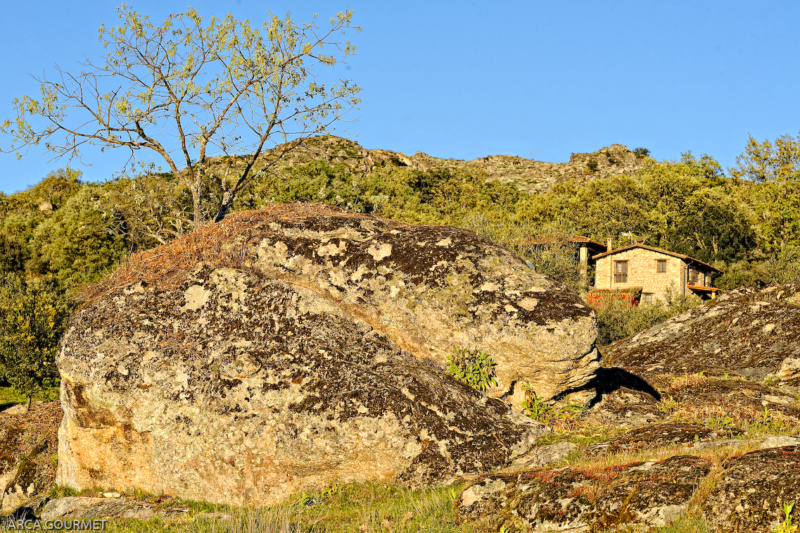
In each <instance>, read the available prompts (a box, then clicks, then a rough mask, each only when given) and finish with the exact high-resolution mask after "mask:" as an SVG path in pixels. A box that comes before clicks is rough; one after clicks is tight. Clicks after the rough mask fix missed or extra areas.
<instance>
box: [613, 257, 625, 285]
mask: <svg viewBox="0 0 800 533" xmlns="http://www.w3.org/2000/svg"><path fill="white" fill-rule="evenodd" d="M614 283H628V262H627V261H614Z"/></svg>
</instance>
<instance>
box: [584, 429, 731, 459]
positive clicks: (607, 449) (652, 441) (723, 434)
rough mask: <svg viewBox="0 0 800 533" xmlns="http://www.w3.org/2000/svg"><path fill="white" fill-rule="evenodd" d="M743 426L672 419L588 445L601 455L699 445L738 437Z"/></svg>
mask: <svg viewBox="0 0 800 533" xmlns="http://www.w3.org/2000/svg"><path fill="white" fill-rule="evenodd" d="M741 434H742V430H740V429H738V428H735V427H732V428H726V429H712V428H708V427H706V426H704V425H702V424H692V423H680V422H669V423H665V424H650V425H647V426H643V427H639V428H636V429H634V430H631V431H627V432H625V433H623V434H621V435H617V436H616V437H614V438H612V439H610V440H607V441H604V442H601V443H598V444H593V445H591V446H589V447H588V448H587V449H586V452H585V453H586V454H587V455H600V454H610V453H619V452H630V451H638V450H645V449H649V448H659V447H662V446H680V445H698V444H702V443H707V442H712V441H716V440H720V439H725V438H728V439H730V437H735V436H738V435H741Z"/></svg>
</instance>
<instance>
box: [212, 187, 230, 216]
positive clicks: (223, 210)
mask: <svg viewBox="0 0 800 533" xmlns="http://www.w3.org/2000/svg"><path fill="white" fill-rule="evenodd" d="M232 204H233V194H231V192H230V191H225V194H223V195H222V202H221V203H220V204H219V210H217V214H216V215H215V216H214V223H215V224H216V223H217V222H221V221H222V219H223V218H225V216H226V215H227V214H228V211H230V209H231V205H232Z"/></svg>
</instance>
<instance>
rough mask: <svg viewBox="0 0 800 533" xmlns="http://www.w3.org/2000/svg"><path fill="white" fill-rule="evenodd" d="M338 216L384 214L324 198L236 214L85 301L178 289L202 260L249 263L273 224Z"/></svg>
mask: <svg viewBox="0 0 800 533" xmlns="http://www.w3.org/2000/svg"><path fill="white" fill-rule="evenodd" d="M332 215H335V216H341V217H346V218H349V219H355V220H363V219H370V220H378V217H374V216H371V215H364V214H360V213H351V212H349V211H345V210H343V209H338V208H335V207H331V206H328V205H325V204H320V203H291V204H276V205H271V206H267V207H264V208H262V209H258V210H256V211H244V212H241V213H233V214H231V215H228V216H227V217H226V218H225V219H224V220H223V221H222V222H219V223H217V224H208V225H205V226H202V227H201V228H199V229H197V230H195V231H193V232H192V233H189V234H186V235H183V236H181V237H179V238H177V239H175V240H174V241H172V242H170V243H168V244H166V245H164V246H159V247H158V248H154V249H152V250H146V251H143V252H138V253H135V254H133V255H130V256H128V257H127V258H126V259H125V260H124V261H123V263H122V264H121V265H120V266H119V268H117V270H116V271H115V272H114V273H113V274H112V275H111V276H109V277H108V278H106V279H104V280H102V281H100V282H98V283H95V284H92V285H89V286H87V287H85V288H84V290H83V291H82V293H81V295H80V300H81V301H83V302H88V301H90V300H93V299H95V298H97V297H99V296H101V295H103V294H108V293H110V292H113V291H116V290H119V289H122V288H124V287H128V286H131V285H134V284H136V283H139V282H143V283H145V284H154V285H157V286H158V287H159V288H160V289H169V288H174V287H176V286H177V285H179V284H180V282H181V280H182V279H183V276H184V275H185V274H186V273H187V272H190V271H191V270H192V269H193V268H194V267H196V266H197V264H198V263H200V262H210V263H213V264H214V266H215V267H217V268H235V269H244V268H247V267H248V266H249V265H248V261H247V259H248V253H247V250H248V248H251V247H252V246H253V244H254V241H255V240H256V239H258V238H259V236H260V235H261V234H262V232H263V230H264V229H266V228H268V226H269V224H270V223H278V224H280V223H282V222H289V223H293V224H296V225H299V227H301V228H302V225H303V222H304V221H305V220H307V219H312V218H316V217H326V216H332ZM381 220H382V221H383V222H384V223H386V224H387V225H389V226H391V227H397V228H401V227H407V225H406V224H402V223H400V222H395V221H389V220H383V219H381ZM260 230H261V231H260Z"/></svg>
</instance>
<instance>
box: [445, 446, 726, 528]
mask: <svg viewBox="0 0 800 533" xmlns="http://www.w3.org/2000/svg"><path fill="white" fill-rule="evenodd" d="M710 470H711V463H710V462H709V461H708V460H706V459H702V458H699V457H694V456H688V455H683V456H675V457H670V458H669V459H666V460H664V461H661V462H654V463H649V462H648V463H633V464H629V465H620V466H613V467H607V468H598V469H594V470H584V469H580V468H573V467H564V468H556V469H545V470H533V471H528V472H522V473H518V474H494V475H489V476H484V477H483V478H481V479H479V480H477V481H476V482H474V483H472V484H471V485H469V486H467V487H465V488H464V490H463V491H462V493H461V496H460V498H459V500H458V502H457V512H458V514H459V516H460V517H461V518H462V519H469V520H480V521H483V522H484V523H485V524H486V525H488V527H490V528H494V529H495V530H496V529H499V528H500V527H503V526H504V527H506V528H507V529H513V528H519V527H522V528H527V529H528V530H531V531H587V532H588V531H604V530H606V529H610V528H612V527H615V526H619V525H625V524H633V525H643V526H653V527H662V526H665V525H668V524H669V523H670V522H672V521H673V520H675V519H676V518H678V517H680V516H681V515H683V514H685V513H686V511H687V510H688V508H689V502H690V500H691V498H692V496H693V495H694V492H695V490H696V489H697V487H698V485H699V483H700V481H702V480H703V479H704V478H705V477H706V476H707V475H708V473H709V472H710Z"/></svg>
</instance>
